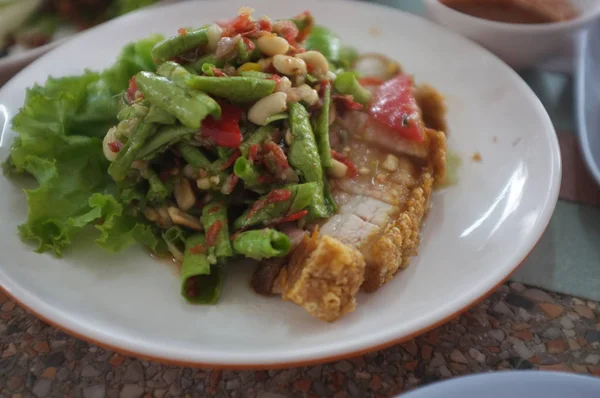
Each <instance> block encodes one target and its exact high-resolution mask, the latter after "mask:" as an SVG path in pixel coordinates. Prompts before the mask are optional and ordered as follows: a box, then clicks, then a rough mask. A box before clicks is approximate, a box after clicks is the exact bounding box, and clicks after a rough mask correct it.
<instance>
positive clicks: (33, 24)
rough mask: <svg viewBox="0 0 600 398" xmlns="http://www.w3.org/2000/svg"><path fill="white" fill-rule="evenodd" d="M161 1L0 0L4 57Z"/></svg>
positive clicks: (0, 52) (0, 51)
mask: <svg viewBox="0 0 600 398" xmlns="http://www.w3.org/2000/svg"><path fill="white" fill-rule="evenodd" d="M157 1H158V0H109V1H106V0H0V57H2V56H4V55H7V54H13V53H17V52H20V51H23V50H26V49H30V48H35V47H39V46H42V45H44V44H47V43H49V42H51V41H53V40H58V39H60V38H62V37H65V36H68V35H69V34H71V33H74V32H75V31H79V30H83V29H87V28H89V27H91V26H94V25H96V24H98V23H101V22H104V21H106V20H108V19H110V18H115V17H118V16H120V15H123V14H125V13H127V12H129V11H133V10H136V9H138V8H141V7H145V6H148V5H151V4H154V3H156V2H157Z"/></svg>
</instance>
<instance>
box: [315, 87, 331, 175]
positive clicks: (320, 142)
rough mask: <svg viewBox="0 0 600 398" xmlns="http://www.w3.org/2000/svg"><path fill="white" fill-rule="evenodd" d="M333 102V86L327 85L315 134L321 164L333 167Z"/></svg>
mask: <svg viewBox="0 0 600 398" xmlns="http://www.w3.org/2000/svg"><path fill="white" fill-rule="evenodd" d="M330 104H331V87H330V86H329V85H327V87H326V88H325V93H324V95H323V108H321V113H320V114H319V116H318V118H317V125H316V128H315V136H316V139H317V147H318V148H319V157H320V158H321V164H322V165H323V167H325V168H329V167H331V163H332V159H331V147H330V145H329V106H330Z"/></svg>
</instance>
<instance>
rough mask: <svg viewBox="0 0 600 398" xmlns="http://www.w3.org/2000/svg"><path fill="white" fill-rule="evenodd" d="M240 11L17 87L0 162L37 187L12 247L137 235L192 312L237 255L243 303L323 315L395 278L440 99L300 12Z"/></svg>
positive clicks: (435, 151) (113, 241) (416, 224)
mask: <svg viewBox="0 0 600 398" xmlns="http://www.w3.org/2000/svg"><path fill="white" fill-rule="evenodd" d="M252 13H253V10H251V9H249V8H242V9H240V10H239V11H238V15H237V16H236V17H235V18H233V19H230V20H223V21H218V22H216V23H213V24H210V25H205V26H202V27H200V28H196V29H194V28H186V27H182V28H180V29H179V30H178V31H177V34H176V35H174V36H172V37H169V38H166V39H163V38H161V37H158V36H154V37H152V38H149V39H145V40H142V41H140V42H137V43H132V44H129V45H128V46H127V47H126V48H125V49H124V50H123V52H122V54H121V56H120V58H119V59H118V60H117V63H116V64H115V65H114V66H113V67H111V68H109V69H107V70H105V71H103V72H102V73H99V74H97V73H93V72H89V71H88V72H86V73H85V74H84V75H82V76H79V77H67V78H60V79H53V78H50V79H49V80H48V82H47V83H46V86H44V87H40V86H36V87H34V88H32V89H30V90H29V91H28V94H27V99H26V103H25V105H24V107H23V108H22V109H21V111H20V113H19V114H18V115H17V116H16V117H15V118H14V121H13V123H14V125H13V127H14V130H15V131H16V132H17V133H18V135H19V136H18V137H17V139H16V140H15V144H14V145H13V148H12V151H11V156H10V158H9V159H8V160H7V162H5V170H6V171H8V172H9V173H15V172H16V173H22V172H26V173H29V174H32V175H33V176H34V177H36V179H37V180H38V182H39V183H40V187H39V188H38V189H36V190H31V191H27V195H28V203H29V207H30V212H29V218H28V220H27V223H25V224H23V225H22V226H21V227H20V228H19V231H20V234H21V238H22V239H24V240H35V241H37V243H39V248H38V250H39V251H47V250H49V251H53V252H54V253H56V254H57V255H62V253H63V251H64V249H65V248H66V247H67V246H68V245H69V244H70V243H71V238H72V236H73V235H74V233H75V232H76V231H78V230H80V229H81V228H83V227H84V226H86V225H89V224H93V225H95V227H96V228H97V229H99V230H100V232H101V236H100V237H99V238H98V239H97V241H96V242H97V243H98V245H100V246H101V247H103V248H106V249H108V250H111V251H115V252H116V251H120V250H122V249H124V248H125V247H128V246H129V245H130V244H132V243H136V242H137V243H141V244H142V245H144V246H146V247H147V248H149V249H150V250H151V251H152V252H153V253H155V254H157V255H159V256H169V257H171V258H173V259H174V260H175V261H176V262H177V263H178V264H180V270H181V272H180V274H181V295H182V296H183V297H184V298H185V299H186V300H187V301H189V302H191V303H201V304H214V303H216V302H217V301H218V299H219V295H220V292H221V284H222V279H223V272H222V270H223V269H224V267H227V266H228V264H230V263H232V262H234V261H236V260H238V259H243V258H247V259H250V260H253V261H255V262H258V265H257V269H256V271H255V273H254V275H253V277H252V280H251V281H250V284H251V286H252V288H253V289H254V290H255V291H256V292H258V293H260V294H265V295H278V296H280V297H282V298H283V299H284V300H289V301H293V302H295V303H296V304H298V305H300V306H302V307H304V308H305V309H306V310H307V311H308V312H309V313H311V314H312V315H313V316H316V317H318V318H320V319H323V320H325V321H334V320H336V319H338V318H340V317H341V316H342V315H344V314H345V313H347V312H349V311H352V310H353V309H354V308H355V306H356V294H357V292H358V291H359V290H360V289H361V288H362V290H364V291H367V292H372V291H375V290H377V289H378V288H379V287H380V286H382V285H383V284H385V283H386V282H388V281H390V280H391V279H392V278H393V277H394V275H395V274H396V273H397V272H398V270H400V269H402V268H404V267H406V266H407V265H408V262H409V260H410V258H411V257H412V256H414V255H415V254H416V253H417V247H418V244H419V232H420V227H421V223H422V219H423V217H424V215H425V214H426V213H427V211H428V208H429V201H430V196H431V193H432V190H433V188H434V187H435V186H436V185H439V184H441V183H443V182H444V180H445V163H446V133H445V131H446V130H447V128H446V123H445V112H446V108H445V104H444V99H443V97H442V96H441V95H440V94H439V93H438V92H437V91H436V90H435V89H434V88H432V87H430V86H428V85H425V84H422V85H417V84H416V83H415V81H414V80H413V78H412V77H411V75H409V74H406V73H404V72H403V71H402V68H401V67H400V65H399V64H398V63H396V62H394V61H391V60H390V59H388V58H387V57H386V56H384V55H380V54H365V55H362V56H359V55H358V54H357V53H356V51H355V50H353V49H352V48H350V47H346V46H345V45H344V44H343V43H342V42H341V40H340V38H339V37H337V36H336V35H335V34H333V33H332V32H331V31H329V30H328V29H327V28H324V27H320V26H315V25H314V24H313V17H312V16H311V14H310V13H309V12H304V13H302V14H300V15H298V16H296V17H294V18H291V19H279V20H272V19H270V18H268V17H266V16H263V17H260V18H254V17H253V16H252ZM69 101H71V102H69ZM64 104H67V105H64ZM61 106H69V107H70V108H69V109H68V111H65V110H64V109H59V107H61ZM41 107H46V110H47V109H51V110H52V112H47V111H46V112H43V111H42V110H41ZM53 112H57V113H60V114H61V116H60V120H54V119H53V120H48V119H52V118H53V117H54V116H53ZM111 113H112V114H111ZM57 118H58V117H57ZM41 140H44V143H43V144H40V142H41ZM82 148H83V149H82ZM65 151H66V153H65ZM75 151H78V155H77V156H76V158H75V159H73V158H72V156H70V155H72V153H74V152H75ZM82 153H83V155H82ZM82 156H83V157H84V158H83V159H82V158H81V157H82ZM73 173H75V174H73ZM43 200H47V201H49V202H48V203H47V205H44V206H42V205H41V204H40V203H41V201H43ZM53 206H55V208H52V207H53ZM66 208H68V210H66V212H67V214H66V215H65V214H64V213H60V211H61V209H63V210H64V209H66Z"/></svg>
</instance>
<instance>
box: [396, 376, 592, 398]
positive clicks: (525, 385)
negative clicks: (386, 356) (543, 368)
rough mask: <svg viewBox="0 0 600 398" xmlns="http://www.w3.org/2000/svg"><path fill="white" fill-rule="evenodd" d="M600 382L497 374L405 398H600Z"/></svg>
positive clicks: (446, 384)
mask: <svg viewBox="0 0 600 398" xmlns="http://www.w3.org/2000/svg"><path fill="white" fill-rule="evenodd" d="M598 396H600V379H598V378H594V377H591V376H580V375H573V374H569V373H557V372H539V371H520V372H495V373H486V374H479V375H475V376H466V377H459V378H456V379H452V380H448V381H444V382H441V383H434V384H432V385H430V386H427V387H423V388H419V389H417V390H414V391H412V392H409V393H407V394H404V395H402V398H484V397H485V398H506V397H510V398H575V397H577V398H597V397H598Z"/></svg>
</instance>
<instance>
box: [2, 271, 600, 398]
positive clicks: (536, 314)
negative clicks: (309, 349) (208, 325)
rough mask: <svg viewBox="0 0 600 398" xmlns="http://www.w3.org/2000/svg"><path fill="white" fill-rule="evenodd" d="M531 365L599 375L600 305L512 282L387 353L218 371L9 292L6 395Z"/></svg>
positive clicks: (307, 387)
mask: <svg viewBox="0 0 600 398" xmlns="http://www.w3.org/2000/svg"><path fill="white" fill-rule="evenodd" d="M532 368H533V369H546V370H556V371H566V372H578V373H584V374H592V375H595V376H599V377H600V305H599V304H598V303H597V302H593V301H584V300H580V299H578V298H574V297H569V296H564V295H558V294H554V293H547V292H544V291H543V290H539V289H536V288H527V287H525V286H523V285H521V284H519V283H514V282H513V283H511V284H510V285H503V286H500V287H499V288H498V289H497V290H496V291H495V292H494V293H493V294H492V295H491V296H489V297H488V298H487V299H485V300H484V301H483V302H481V303H480V304H478V305H477V306H475V307H473V308H472V309H471V310H469V311H468V312H466V313H465V314H463V315H462V316H460V317H458V318H455V319H453V320H452V321H450V322H449V323H447V324H446V325H443V326H441V327H439V328H438V329H435V330H434V331H432V332H430V333H428V334H427V335H424V336H421V337H418V338H416V339H414V340H411V341H408V342H406V343H403V344H398V345H395V346H393V347H390V348H388V349H385V350H382V351H379V352H373V353H370V354H367V355H364V356H361V357H357V358H353V359H349V360H342V361H338V362H334V363H329V364H325V365H317V366H310V367H303V368H295V369H285V370H270V371H219V370H200V369H191V368H180V367H174V366H163V365H160V364H158V363H152V362H146V361H141V360H137V359H133V358H127V357H124V356H122V355H120V354H118V353H115V352H112V351H109V350H105V349H103V348H100V347H98V346H95V345H91V344H88V343H86V342H85V341H81V340H79V339H76V338H73V337H70V336H69V335H67V334H65V333H63V332H61V331H59V330H57V329H55V328H53V327H51V326H48V325H46V324H44V323H43V322H42V321H40V320H38V319H37V318H35V317H34V316H32V315H29V314H28V313H26V312H25V311H24V310H23V309H21V308H19V307H18V306H17V305H16V304H15V303H14V302H12V301H11V300H10V299H9V298H8V297H7V296H5V295H3V294H1V293H0V396H2V397H12V398H21V397H30V396H35V397H84V398H100V397H122V398H133V397H144V398H150V397H156V398H160V397H248V398H284V397H311V398H312V397H334V398H344V397H391V396H394V395H396V394H398V393H400V392H402V391H406V390H409V389H412V388H415V387H418V386H421V385H424V384H427V383H431V382H434V381H437V380H440V379H445V378H449V377H454V376H458V375H464V374H472V373H478V372H487V371H494V370H506V369H532Z"/></svg>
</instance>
